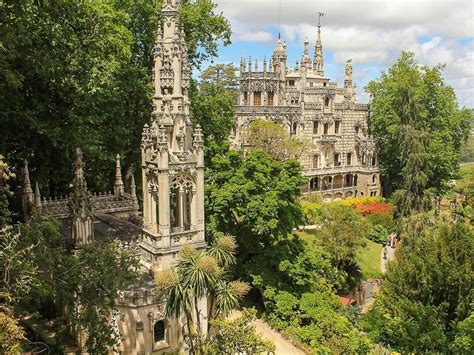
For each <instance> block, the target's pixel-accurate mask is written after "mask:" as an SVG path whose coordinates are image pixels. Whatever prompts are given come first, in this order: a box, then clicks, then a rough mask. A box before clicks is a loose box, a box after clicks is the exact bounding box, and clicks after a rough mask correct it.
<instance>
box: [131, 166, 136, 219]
mask: <svg viewBox="0 0 474 355" xmlns="http://www.w3.org/2000/svg"><path fill="white" fill-rule="evenodd" d="M130 196H132V200H133V208H134V210H136V211H138V199H137V186H136V185H135V174H133V173H132V177H131V179H130Z"/></svg>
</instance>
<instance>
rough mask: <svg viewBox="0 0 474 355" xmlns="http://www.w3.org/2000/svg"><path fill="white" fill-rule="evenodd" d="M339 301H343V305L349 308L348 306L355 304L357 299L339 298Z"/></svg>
mask: <svg viewBox="0 0 474 355" xmlns="http://www.w3.org/2000/svg"><path fill="white" fill-rule="evenodd" d="M339 300H340V301H341V304H342V305H343V306H348V305H351V304H353V303H355V301H356V300H355V299H353V298H351V297H349V296H339Z"/></svg>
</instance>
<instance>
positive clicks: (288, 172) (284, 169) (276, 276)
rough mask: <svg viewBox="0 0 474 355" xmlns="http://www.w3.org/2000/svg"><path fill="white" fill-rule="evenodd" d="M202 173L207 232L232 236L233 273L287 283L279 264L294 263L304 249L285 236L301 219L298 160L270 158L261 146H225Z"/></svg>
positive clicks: (264, 281) (263, 282) (261, 281)
mask: <svg viewBox="0 0 474 355" xmlns="http://www.w3.org/2000/svg"><path fill="white" fill-rule="evenodd" d="M206 176H207V182H208V184H207V186H206V188H207V190H206V217H207V221H206V223H207V230H208V233H209V235H208V237H209V238H212V236H213V235H215V234H216V233H229V234H231V235H235V236H236V237H237V244H238V253H237V259H238V264H239V270H238V272H239V274H241V275H242V276H243V277H249V276H250V278H251V279H250V281H252V282H253V284H254V285H257V284H258V285H270V284H271V285H274V286H275V287H277V286H278V285H279V284H281V283H285V282H289V281H288V280H287V279H286V278H287V274H286V272H281V268H282V267H285V266H280V263H282V262H283V261H284V260H291V261H292V262H293V261H295V262H296V261H297V260H298V255H299V254H300V253H301V251H302V250H303V249H304V247H303V245H302V243H301V241H300V240H298V238H288V235H289V234H291V232H292V230H293V228H294V227H296V226H297V225H298V224H299V223H300V222H301V219H302V211H301V207H300V205H299V202H298V199H299V196H300V194H301V190H300V186H301V184H302V183H303V182H304V179H303V178H302V176H301V173H300V165H299V164H298V162H296V161H294V160H289V161H286V162H280V161H273V160H272V159H271V158H270V157H269V156H268V155H267V154H265V153H264V152H262V151H256V152H252V153H250V154H248V155H246V156H244V154H243V153H242V152H238V151H229V152H228V153H227V154H222V155H216V156H215V157H214V158H213V159H212V164H211V165H210V166H208V171H207V175H206ZM293 281H295V280H293ZM295 282H297V281H295ZM298 282H299V281H298Z"/></svg>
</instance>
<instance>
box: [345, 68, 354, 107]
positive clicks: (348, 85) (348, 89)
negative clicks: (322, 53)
mask: <svg viewBox="0 0 474 355" xmlns="http://www.w3.org/2000/svg"><path fill="white" fill-rule="evenodd" d="M344 91H345V92H344V97H345V99H346V100H351V101H355V99H356V98H355V94H356V93H355V85H354V84H353V81H352V59H349V60H348V61H347V62H346V72H345V76H344Z"/></svg>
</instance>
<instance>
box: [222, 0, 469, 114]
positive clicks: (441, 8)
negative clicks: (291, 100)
mask: <svg viewBox="0 0 474 355" xmlns="http://www.w3.org/2000/svg"><path fill="white" fill-rule="evenodd" d="M215 2H216V3H217V5H218V8H217V12H221V11H222V12H223V14H224V16H225V17H227V18H228V19H229V20H230V22H231V25H232V31H233V35H232V44H231V45H230V46H228V47H221V49H220V52H219V57H218V58H217V59H216V60H215V61H214V62H217V63H230V62H233V63H235V64H236V65H238V64H239V63H240V57H241V56H244V57H246V58H248V57H249V56H252V58H253V60H255V59H258V60H259V61H260V62H261V61H262V60H263V57H264V55H266V56H267V59H268V58H269V57H270V56H271V53H272V51H273V48H274V46H275V43H276V41H277V36H278V32H279V31H280V32H281V35H282V38H283V39H284V40H285V41H286V43H287V53H288V64H289V65H290V66H293V65H294V64H295V63H296V61H297V60H300V58H301V54H302V50H303V48H302V47H303V40H304V38H305V37H308V39H309V41H310V53H312V52H313V50H312V47H313V46H314V41H315V38H316V22H317V12H324V13H325V15H324V16H323V17H322V20H321V22H322V41H323V48H324V59H325V74H326V76H329V77H330V78H331V79H332V80H333V81H337V82H339V83H341V84H342V82H343V75H344V63H345V61H346V60H347V59H352V60H353V63H354V80H355V82H356V84H357V86H358V89H357V93H358V98H359V101H361V102H366V101H367V100H368V97H367V95H366V94H365V93H364V90H363V87H364V86H365V84H367V82H368V81H369V80H371V79H374V78H376V77H378V76H379V75H380V72H381V71H384V70H386V69H387V68H388V67H389V66H390V65H391V64H393V63H394V62H395V60H396V59H397V58H398V56H399V55H400V51H401V50H409V51H412V52H414V53H415V55H416V58H417V60H418V61H419V62H420V63H422V64H427V65H430V66H433V65H436V64H438V63H445V64H446V69H445V73H444V76H445V78H446V80H447V82H448V83H449V84H450V85H451V86H453V87H454V89H455V91H456V95H457V96H458V101H459V102H460V104H461V105H464V106H468V107H474V1H472V0H445V1H436V0H431V1H428V0H414V1H410V0H366V1H356V0H344V1H340V0H321V1H316V0H281V22H280V21H279V17H280V16H279V14H280V11H279V8H280V7H279V0H215Z"/></svg>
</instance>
